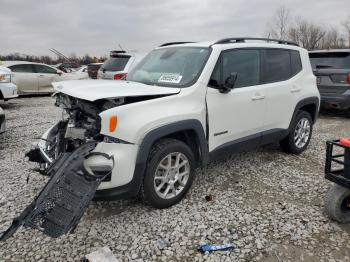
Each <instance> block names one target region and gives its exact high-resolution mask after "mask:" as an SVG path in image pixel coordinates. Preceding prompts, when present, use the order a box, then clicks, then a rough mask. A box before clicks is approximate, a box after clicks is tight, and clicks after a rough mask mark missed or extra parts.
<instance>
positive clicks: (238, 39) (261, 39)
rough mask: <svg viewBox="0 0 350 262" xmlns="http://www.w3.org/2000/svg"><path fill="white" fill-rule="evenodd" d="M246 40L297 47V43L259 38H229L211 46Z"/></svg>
mask: <svg viewBox="0 0 350 262" xmlns="http://www.w3.org/2000/svg"><path fill="white" fill-rule="evenodd" d="M246 40H259V41H266V42H275V43H277V44H284V45H295V46H299V45H298V44H297V43H294V42H290V41H286V40H281V39H271V38H259V37H232V38H231V37H230V38H224V39H220V40H218V41H216V42H215V43H214V44H213V45H216V44H229V43H245V41H246Z"/></svg>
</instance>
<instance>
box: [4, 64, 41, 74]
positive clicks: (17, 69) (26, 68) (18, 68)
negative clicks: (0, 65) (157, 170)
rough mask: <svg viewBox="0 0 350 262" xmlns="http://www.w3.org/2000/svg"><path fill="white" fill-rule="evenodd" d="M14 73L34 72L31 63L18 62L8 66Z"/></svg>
mask: <svg viewBox="0 0 350 262" xmlns="http://www.w3.org/2000/svg"><path fill="white" fill-rule="evenodd" d="M9 68H10V69H11V70H12V72H14V73H35V72H34V68H33V66H32V64H20V65H13V66H9Z"/></svg>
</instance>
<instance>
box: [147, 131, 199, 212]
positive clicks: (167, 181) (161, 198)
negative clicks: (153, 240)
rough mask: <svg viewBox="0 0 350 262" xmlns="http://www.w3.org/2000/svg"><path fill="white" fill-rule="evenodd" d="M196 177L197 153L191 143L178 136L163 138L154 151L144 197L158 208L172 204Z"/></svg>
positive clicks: (180, 197)
mask: <svg viewBox="0 0 350 262" xmlns="http://www.w3.org/2000/svg"><path fill="white" fill-rule="evenodd" d="M169 156H170V157H169ZM169 159H171V160H170V161H169ZM177 160H178V163H179V164H178V165H177V167H176V163H177ZM169 163H170V166H169ZM187 173H188V175H187ZM181 174H182V175H181ZM184 174H185V175H184ZM156 175H157V176H156ZM194 177H195V157H194V155H193V152H192V150H191V149H190V147H189V146H187V145H186V144H185V143H183V142H182V141H179V140H176V139H170V138H169V139H162V140H160V141H159V142H157V143H156V144H155V145H154V146H153V147H152V150H151V152H150V155H149V158H148V163H147V168H146V172H145V176H144V180H143V184H142V186H141V190H140V197H141V199H142V200H143V202H144V203H145V204H148V205H151V206H153V207H155V208H168V207H170V206H172V205H175V204H176V203H178V202H179V201H180V200H181V199H182V198H183V197H184V196H185V195H186V193H187V191H188V190H189V188H190V187H191V185H192V182H193V180H194ZM172 185H173V187H172ZM156 187H157V188H159V190H157V189H156ZM168 187H169V189H168ZM174 189H175V190H174ZM166 193H167V194H166Z"/></svg>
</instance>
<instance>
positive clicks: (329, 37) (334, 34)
mask: <svg viewBox="0 0 350 262" xmlns="http://www.w3.org/2000/svg"><path fill="white" fill-rule="evenodd" d="M345 46H346V43H345V39H344V38H343V37H342V35H341V34H340V32H339V30H337V29H336V28H331V29H329V30H328V31H327V33H326V34H325V36H324V37H323V38H322V39H321V41H320V43H319V48H322V49H328V48H344V47H345Z"/></svg>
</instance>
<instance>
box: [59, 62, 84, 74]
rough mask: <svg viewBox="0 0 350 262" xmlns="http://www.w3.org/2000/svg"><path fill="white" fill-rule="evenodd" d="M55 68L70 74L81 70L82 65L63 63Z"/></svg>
mask: <svg viewBox="0 0 350 262" xmlns="http://www.w3.org/2000/svg"><path fill="white" fill-rule="evenodd" d="M55 67H56V68H58V69H59V70H61V71H63V72H65V73H70V72H74V71H77V70H78V69H79V68H80V65H79V64H78V63H75V62H63V63H60V64H58V65H56V66H55Z"/></svg>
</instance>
